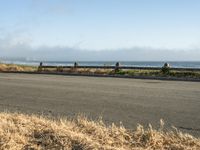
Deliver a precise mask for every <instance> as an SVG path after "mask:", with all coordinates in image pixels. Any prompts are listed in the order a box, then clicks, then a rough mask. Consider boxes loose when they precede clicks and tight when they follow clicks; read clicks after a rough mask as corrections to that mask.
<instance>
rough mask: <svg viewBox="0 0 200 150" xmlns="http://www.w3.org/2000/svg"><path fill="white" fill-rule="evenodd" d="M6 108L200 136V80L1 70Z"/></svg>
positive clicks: (0, 99) (0, 106)
mask: <svg viewBox="0 0 200 150" xmlns="http://www.w3.org/2000/svg"><path fill="white" fill-rule="evenodd" d="M0 111H11V112H15V111H17V112H24V113H37V114H38V113H39V114H41V113H42V114H45V115H49V114H50V115H53V116H70V117H71V116H74V115H77V114H79V113H81V114H85V115H87V116H88V117H89V118H93V119H94V118H98V117H99V116H102V117H103V120H104V121H105V122H106V123H111V122H115V123H116V124H119V122H120V121H122V122H123V124H124V126H126V127H128V128H131V129H134V128H135V126H136V125H137V124H138V123H140V124H143V125H145V126H147V125H148V124H149V123H151V124H152V125H153V126H155V127H156V128H157V127H158V124H159V120H160V119H161V118H162V119H163V120H164V121H165V122H166V127H167V128H168V127H170V126H171V125H174V126H175V127H177V128H179V129H180V130H184V131H186V132H189V133H191V134H193V135H195V136H198V137H200V83H199V82H183V81H159V80H140V79H122V78H97V77H78V76H59V75H36V74H34V75H30V74H6V73H0Z"/></svg>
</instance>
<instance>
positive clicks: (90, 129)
mask: <svg viewBox="0 0 200 150" xmlns="http://www.w3.org/2000/svg"><path fill="white" fill-rule="evenodd" d="M0 120H1V121H0V149H12V150H14V149H15V150H20V149H27V150H28V149H30V150H34V149H56V150H57V149H58V150H59V149H67V150H68V149H69V150H95V149H96V150H135V149H138V150H144V149H173V150H177V149H178V150H183V149H200V139H197V138H194V137H192V136H190V135H188V134H183V133H181V132H179V131H177V130H174V131H168V132H164V131H163V130H162V128H163V123H162V122H161V128H160V129H159V130H154V129H153V128H152V127H151V126H149V128H148V129H146V130H145V129H144V128H143V127H142V126H141V125H138V127H137V129H136V130H134V131H131V130H127V129H125V128H124V127H123V126H120V127H118V126H115V125H114V124H113V125H111V126H106V125H105V124H104V123H103V122H102V121H101V120H99V121H89V120H88V119H86V118H85V117H77V118H76V119H74V120H67V119H60V120H53V119H47V118H45V117H41V116H35V115H23V114H17V113H14V114H12V113H0Z"/></svg>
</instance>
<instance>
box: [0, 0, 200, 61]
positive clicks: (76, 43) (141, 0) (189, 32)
mask: <svg viewBox="0 0 200 150" xmlns="http://www.w3.org/2000/svg"><path fill="white" fill-rule="evenodd" d="M199 8H200V1H199V0H0V58H2V57H26V58H30V59H47V60H48V59H49V60H129V61H130V60H155V61H156V60H158V61H159V60H188V61H191V60H200V9H199Z"/></svg>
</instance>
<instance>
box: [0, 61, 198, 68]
mask: <svg viewBox="0 0 200 150" xmlns="http://www.w3.org/2000/svg"><path fill="white" fill-rule="evenodd" d="M40 62H41V61H35V60H34V61H32V60H1V63H6V64H18V65H31V66H38V65H39V64H40ZM116 62H117V61H77V63H78V65H81V66H114V65H115V64H116ZM118 62H120V65H122V66H133V67H134V66H135V67H162V66H163V65H164V63H166V62H167V63H169V64H170V66H171V67H173V68H200V61H118ZM43 65H51V66H73V65H74V61H43Z"/></svg>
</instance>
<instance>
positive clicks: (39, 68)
mask: <svg viewBox="0 0 200 150" xmlns="http://www.w3.org/2000/svg"><path fill="white" fill-rule="evenodd" d="M42 64H43V63H42V62H40V65H39V67H38V72H41V71H42Z"/></svg>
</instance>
